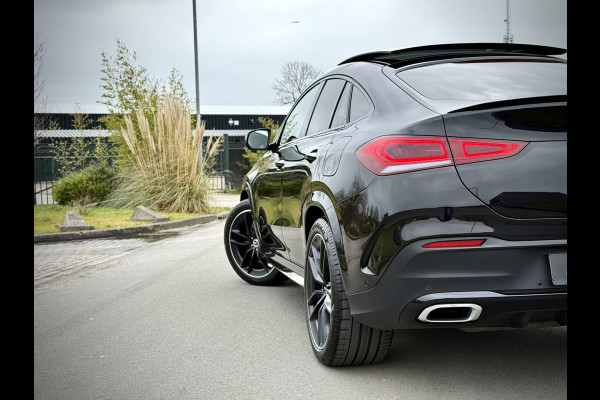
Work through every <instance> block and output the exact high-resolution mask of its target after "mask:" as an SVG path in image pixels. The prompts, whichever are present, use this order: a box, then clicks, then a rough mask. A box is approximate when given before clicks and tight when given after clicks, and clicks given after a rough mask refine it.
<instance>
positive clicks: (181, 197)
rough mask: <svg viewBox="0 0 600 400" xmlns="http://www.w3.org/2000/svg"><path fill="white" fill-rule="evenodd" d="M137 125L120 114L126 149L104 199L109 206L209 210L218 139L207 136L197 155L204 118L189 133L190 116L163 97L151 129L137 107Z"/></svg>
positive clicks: (193, 211) (174, 102)
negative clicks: (121, 163) (111, 185)
mask: <svg viewBox="0 0 600 400" xmlns="http://www.w3.org/2000/svg"><path fill="white" fill-rule="evenodd" d="M136 117H137V125H138V126H137V128H138V129H136V127H135V126H134V123H133V122H132V118H131V117H130V116H127V115H126V116H125V125H126V126H125V127H124V128H122V129H121V134H122V135H123V139H124V141H125V143H126V145H127V146H128V148H129V150H131V154H130V155H129V157H130V160H128V161H129V162H127V163H124V164H123V165H121V166H120V168H119V173H118V176H117V185H116V188H115V189H114V190H113V191H112V192H111V194H110V195H109V196H108V198H107V200H106V201H105V202H103V204H104V205H106V206H109V207H125V208H131V207H135V206H139V205H142V206H146V207H149V208H151V209H155V210H164V211H170V212H191V213H205V212H206V211H207V210H208V209H209V204H208V196H209V193H210V191H209V182H208V178H209V176H208V175H209V171H210V166H211V165H212V164H213V163H214V158H215V155H216V154H217V151H218V149H219V146H220V145H221V142H222V137H218V138H216V139H215V138H214V137H213V136H210V137H209V139H208V141H207V143H206V145H205V146H204V148H203V157H202V163H199V162H198V160H199V154H200V150H201V145H202V140H203V137H204V121H199V122H197V123H196V131H195V133H193V132H192V123H191V114H190V111H189V110H188V109H186V108H185V107H184V106H183V105H182V104H181V103H180V102H179V101H177V100H176V99H174V98H173V97H170V96H167V97H166V98H165V100H164V101H162V102H161V103H160V104H159V107H158V111H157V112H156V114H155V115H154V116H153V124H152V126H153V128H150V125H151V124H150V123H149V121H148V118H147V117H146V116H145V115H144V113H143V112H142V111H139V112H138V113H137V114H136Z"/></svg>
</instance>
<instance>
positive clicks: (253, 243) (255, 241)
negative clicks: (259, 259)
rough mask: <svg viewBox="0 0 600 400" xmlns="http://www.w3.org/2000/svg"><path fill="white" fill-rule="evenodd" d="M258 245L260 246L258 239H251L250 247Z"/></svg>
mask: <svg viewBox="0 0 600 400" xmlns="http://www.w3.org/2000/svg"><path fill="white" fill-rule="evenodd" d="M258 246H260V243H258V239H254V240H252V247H258Z"/></svg>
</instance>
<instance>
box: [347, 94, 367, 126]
mask: <svg viewBox="0 0 600 400" xmlns="http://www.w3.org/2000/svg"><path fill="white" fill-rule="evenodd" d="M370 112H371V103H369V100H367V98H366V97H365V95H364V94H362V92H361V91H360V90H358V89H357V88H356V87H354V88H353V89H352V101H351V103H350V122H352V121H356V120H357V119H359V118H362V117H364V116H365V115H367V114H368V113H370Z"/></svg>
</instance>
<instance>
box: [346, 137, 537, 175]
mask: <svg viewBox="0 0 600 400" xmlns="http://www.w3.org/2000/svg"><path fill="white" fill-rule="evenodd" d="M527 144H528V143H527V142H507V141H504V140H487V139H459V138H451V139H450V149H452V152H450V149H449V148H448V142H447V140H446V138H445V137H407V136H382V137H379V138H377V139H375V140H372V141H370V142H368V143H365V144H363V145H362V146H361V147H359V148H358V149H357V150H356V157H357V158H358V160H359V161H360V162H361V163H362V164H363V165H364V166H365V167H367V168H368V169H369V170H370V171H371V172H373V173H375V174H377V175H392V174H400V173H403V172H410V171H418V170H421V169H429V168H438V167H446V166H449V165H453V164H456V165H460V164H468V163H474V162H479V161H489V160H497V159H500V158H507V157H511V156H514V155H515V154H517V153H519V152H520V151H521V150H523V148H525V146H527Z"/></svg>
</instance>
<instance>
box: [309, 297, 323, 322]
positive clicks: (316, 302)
mask: <svg viewBox="0 0 600 400" xmlns="http://www.w3.org/2000/svg"><path fill="white" fill-rule="evenodd" d="M324 300H325V292H323V291H322V290H315V291H314V292H313V294H311V295H310V298H309V299H308V302H307V303H308V306H309V310H311V311H310V315H309V316H308V317H309V319H310V320H311V321H313V320H314V319H315V318H317V312H318V310H319V309H320V307H321V304H322V303H323V301H324ZM310 307H313V308H312V309H311V308H310Z"/></svg>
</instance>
